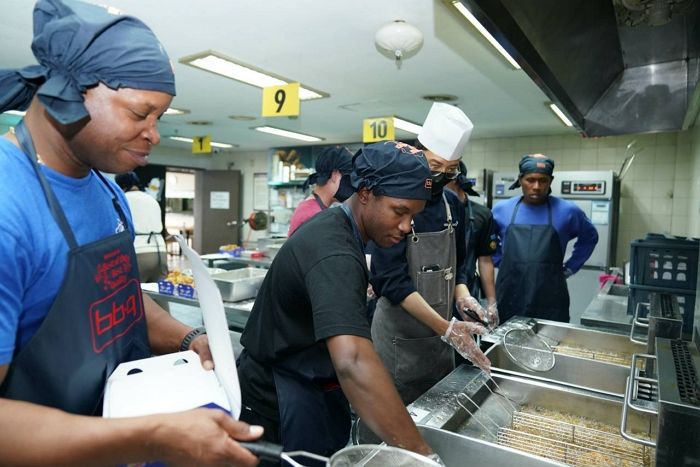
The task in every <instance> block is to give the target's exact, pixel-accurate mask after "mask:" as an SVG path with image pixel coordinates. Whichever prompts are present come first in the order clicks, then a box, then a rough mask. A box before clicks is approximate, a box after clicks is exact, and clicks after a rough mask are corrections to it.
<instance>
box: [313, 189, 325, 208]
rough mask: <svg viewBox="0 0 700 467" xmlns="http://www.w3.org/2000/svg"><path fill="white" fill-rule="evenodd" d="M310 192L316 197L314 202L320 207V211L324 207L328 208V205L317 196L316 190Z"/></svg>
mask: <svg viewBox="0 0 700 467" xmlns="http://www.w3.org/2000/svg"><path fill="white" fill-rule="evenodd" d="M311 194H312V195H314V198H315V199H316V203H318V205H319V206H320V207H321V211H323V210H324V209H328V206H326V205H325V203H324V202H323V200H322V199H321V197H320V196H318V195H317V194H316V192H312V193H311Z"/></svg>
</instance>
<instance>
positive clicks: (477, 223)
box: [464, 201, 498, 258]
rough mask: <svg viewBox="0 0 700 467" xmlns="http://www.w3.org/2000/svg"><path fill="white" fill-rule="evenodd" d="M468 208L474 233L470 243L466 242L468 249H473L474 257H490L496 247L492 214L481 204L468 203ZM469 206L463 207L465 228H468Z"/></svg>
mask: <svg viewBox="0 0 700 467" xmlns="http://www.w3.org/2000/svg"><path fill="white" fill-rule="evenodd" d="M469 206H471V208H472V215H473V216H474V232H473V234H472V236H471V239H470V241H467V246H468V247H472V246H473V247H474V251H475V253H476V257H477V258H478V257H479V256H492V255H493V254H494V253H496V248H497V247H498V242H497V238H498V237H497V234H496V228H495V226H494V224H493V214H491V210H490V209H489V208H487V207H486V206H484V205H483V204H479V203H475V202H474V201H469ZM469 206H467V205H466V203H465V206H464V215H465V217H466V222H467V228H469Z"/></svg>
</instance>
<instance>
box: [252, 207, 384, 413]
mask: <svg viewBox="0 0 700 467" xmlns="http://www.w3.org/2000/svg"><path fill="white" fill-rule="evenodd" d="M367 279H368V272H367V266H366V261H365V255H364V251H363V249H362V245H361V243H360V241H359V240H358V238H357V237H356V236H355V235H354V234H353V228H352V224H351V222H350V219H349V218H348V216H347V215H346V214H345V212H343V210H342V209H340V208H331V209H327V210H325V211H323V212H321V213H319V214H317V215H316V216H314V217H313V218H312V219H310V220H309V221H307V222H306V223H304V224H303V225H302V226H301V227H299V229H298V230H297V231H296V232H295V233H294V235H292V236H291V237H290V238H289V239H288V240H287V241H286V242H285V243H284V245H282V248H280V250H279V252H278V253H277V255H276V256H275V259H274V261H273V262H272V265H271V266H270V270H269V271H268V272H267V275H266V276H265V280H264V281H263V283H262V285H261V287H260V290H259V291H258V295H257V297H256V299H255V304H254V305H253V309H252V311H251V313H250V317H249V318H248V322H247V324H246V327H245V330H244V331H243V335H242V336H241V344H242V345H243V346H244V348H245V351H244V352H243V354H242V355H241V359H240V361H239V368H238V370H239V376H240V383H241V390H242V392H243V402H244V404H246V405H248V406H250V407H251V408H252V409H253V410H255V411H257V412H259V413H261V414H262V415H265V416H266V417H268V418H273V419H277V418H278V408H277V394H276V392H275V385H274V379H273V376H272V368H271V366H272V365H274V364H275V362H279V361H280V360H282V359H284V358H285V357H287V356H289V355H292V354H294V353H296V352H299V351H301V350H305V349H308V348H309V347H312V346H320V347H321V348H323V350H324V351H325V352H327V350H326V349H325V346H326V344H325V339H327V338H329V337H333V336H338V335H354V336H360V337H365V338H367V339H370V338H371V333H370V325H369V323H368V321H367V303H366V296H367ZM251 357H252V358H251Z"/></svg>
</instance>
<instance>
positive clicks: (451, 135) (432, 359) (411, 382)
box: [368, 103, 490, 404]
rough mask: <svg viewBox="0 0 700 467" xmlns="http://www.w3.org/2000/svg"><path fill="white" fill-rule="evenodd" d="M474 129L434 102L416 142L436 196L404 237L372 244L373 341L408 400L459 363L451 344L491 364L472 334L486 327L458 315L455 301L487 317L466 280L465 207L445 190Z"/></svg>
mask: <svg viewBox="0 0 700 467" xmlns="http://www.w3.org/2000/svg"><path fill="white" fill-rule="evenodd" d="M472 129H473V125H472V123H471V121H470V120H469V118H467V116H466V115H465V114H464V113H463V112H462V111H461V110H460V109H458V108H457V107H454V106H452V105H448V104H442V103H435V104H433V106H432V108H431V109H430V113H429V114H428V117H427V118H426V119H425V123H424V124H423V129H422V130H421V132H420V134H419V135H418V142H417V144H416V146H417V147H418V148H419V149H421V150H423V152H424V153H425V156H426V158H427V160H428V163H429V166H430V172H431V180H430V181H431V185H432V186H431V194H432V196H431V200H429V201H428V202H427V203H426V206H425V209H424V210H423V211H422V212H421V213H420V214H418V215H417V216H416V217H415V218H414V219H413V223H412V227H411V233H409V234H408V235H407V236H406V238H404V239H403V240H402V241H400V242H398V243H397V244H395V245H393V246H391V247H389V248H379V247H378V246H376V245H374V244H372V243H370V245H369V246H368V250H369V251H368V253H371V254H372V274H371V277H372V279H371V282H372V286H373V287H374V291H375V293H376V294H377V296H378V297H379V300H378V302H377V307H376V310H375V314H374V318H373V321H372V340H373V342H374V345H375V347H376V349H377V352H378V353H379V355H380V357H381V358H382V361H383V362H384V364H385V366H386V367H387V369H388V370H389V373H390V374H391V375H392V377H393V378H394V382H395V384H396V387H397V389H398V390H399V394H400V395H401V398H402V399H403V401H404V403H405V404H408V403H410V402H412V401H413V400H415V399H416V398H417V397H418V396H420V395H421V394H423V393H424V392H425V391H427V390H428V389H429V388H430V387H431V386H433V385H434V384H435V383H437V382H438V381H439V380H441V379H442V378H443V377H444V376H445V375H447V374H448V373H449V372H450V371H452V370H453V369H454V353H453V350H452V348H451V347H454V348H455V350H457V351H458V352H459V353H460V354H461V355H462V356H464V358H466V359H468V360H469V361H471V362H473V363H474V364H475V365H477V366H478V367H480V368H482V369H483V370H485V371H487V372H488V371H489V370H490V362H489V360H488V359H487V358H486V356H484V354H483V353H482V352H481V350H479V348H478V347H477V346H476V344H475V343H474V340H473V339H471V337H470V335H471V334H483V333H484V332H485V331H486V329H485V328H484V327H483V326H482V325H480V324H477V323H475V322H471V321H456V320H455V319H454V318H452V303H453V301H455V302H456V305H457V307H458V310H463V309H464V308H469V309H471V310H473V311H474V312H476V313H477V314H478V315H480V316H481V317H482V318H485V317H486V316H485V311H484V310H483V309H482V308H481V306H480V305H479V303H478V301H477V300H476V299H474V298H473V297H472V296H471V295H470V294H469V290H468V289H467V285H466V284H467V276H466V268H465V258H466V244H465V242H464V241H462V240H463V239H464V238H465V237H464V235H465V232H464V225H465V222H464V208H463V206H462V205H461V203H460V201H459V199H458V198H457V196H456V195H455V194H454V193H452V192H450V191H447V190H445V191H443V187H444V186H445V185H446V184H447V183H448V182H449V181H450V180H453V179H455V178H456V177H457V176H458V175H459V161H460V159H461V157H462V153H463V152H464V148H465V146H466V144H467V142H468V141H469V137H470V136H471V132H472ZM456 239H459V240H460V241H456ZM446 343H447V344H449V345H446Z"/></svg>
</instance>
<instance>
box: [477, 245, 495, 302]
mask: <svg viewBox="0 0 700 467" xmlns="http://www.w3.org/2000/svg"><path fill="white" fill-rule="evenodd" d="M479 276H480V279H481V287H482V288H483V289H484V294H485V295H486V299H487V300H488V302H489V303H493V302H495V301H496V286H495V285H494V284H495V279H494V276H495V273H494V267H493V260H492V259H491V257H490V256H479Z"/></svg>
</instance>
